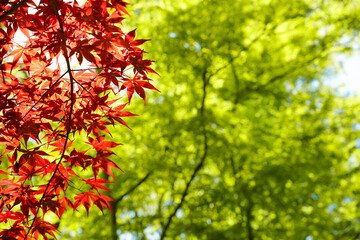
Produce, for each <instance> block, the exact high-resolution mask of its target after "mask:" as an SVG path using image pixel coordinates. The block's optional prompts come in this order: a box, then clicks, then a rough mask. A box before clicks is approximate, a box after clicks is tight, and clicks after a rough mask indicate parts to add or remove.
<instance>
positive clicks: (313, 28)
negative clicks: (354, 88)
mask: <svg viewBox="0 0 360 240" xmlns="http://www.w3.org/2000/svg"><path fill="white" fill-rule="evenodd" d="M128 2H129V3H130V4H131V5H129V13H130V15H131V16H130V17H129V19H127V20H126V21H125V25H124V28H125V29H126V30H128V31H130V30H132V29H134V28H137V29H138V30H137V35H138V38H145V39H148V38H151V39H152V41H150V42H147V43H146V44H144V48H145V50H146V51H147V52H148V54H147V58H148V59H151V60H155V61H156V63H155V64H154V69H155V70H156V71H157V72H158V73H159V74H160V75H161V77H157V76H156V75H153V76H151V77H153V79H154V84H155V85H156V86H157V87H158V88H159V89H160V90H161V93H158V92H148V93H147V99H148V101H147V105H146V107H144V106H143V102H142V100H141V99H134V100H133V102H132V103H131V104H130V106H129V108H128V110H129V111H132V112H134V113H136V114H139V115H140V116H139V117H133V118H131V119H127V123H128V125H129V126H130V127H131V128H132V129H133V131H130V130H129V129H126V128H124V127H120V126H119V127H116V128H114V129H113V130H112V132H111V133H112V135H113V137H115V138H116V139H118V140H119V141H120V142H122V143H124V145H123V146H119V147H117V148H116V150H117V151H116V154H117V155H118V158H116V159H115V160H116V162H117V164H118V165H119V166H120V167H121V168H122V169H123V170H124V173H122V172H120V171H116V175H117V182H116V183H113V184H110V185H109V188H110V189H111V190H112V193H111V194H109V196H111V197H112V198H114V199H115V200H116V202H115V203H113V204H112V207H113V208H114V211H113V212H110V211H107V212H105V215H102V213H101V212H100V211H99V210H98V209H96V208H93V209H91V211H90V214H89V216H87V215H86V212H85V210H84V211H79V212H76V213H74V214H72V213H71V212H70V213H67V215H65V216H64V217H63V218H62V220H61V222H60V230H61V233H60V239H89V240H90V239H110V240H115V239H119V238H120V239H124V240H125V239H126V240H129V239H131V240H132V239H161V240H162V239H214V240H218V239H230V240H232V239H233V240H238V239H239V240H242V239H244V240H266V239H271V240H272V239H295V240H297V239H299V240H317V239H320V240H323V239H325V240H331V239H339V240H342V239H353V240H356V239H360V211H359V207H360V205H359V204H360V202H359V196H360V195H359V194H360V183H359V181H360V173H359V170H360V166H359V160H358V158H359V153H360V151H359V150H360V132H359V131H360V114H359V105H360V99H359V97H357V96H347V97H344V96H343V95H341V94H340V93H339V92H338V91H337V90H336V89H333V88H331V87H329V86H328V85H327V84H326V79H327V78H329V77H330V76H334V74H336V73H337V72H338V71H339V70H340V64H339V61H338V60H337V59H338V58H339V56H350V55H352V54H357V52H356V48H358V46H359V38H358V33H359V31H360V18H359V16H358V14H359V13H360V1H358V0H348V1H346V0H342V1H340V0H246V1H245V0H181V1H171V0H131V1H128ZM359 67H360V66H359ZM359 81H360V79H359ZM74 191H75V190H74Z"/></svg>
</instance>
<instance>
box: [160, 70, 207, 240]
mask: <svg viewBox="0 0 360 240" xmlns="http://www.w3.org/2000/svg"><path fill="white" fill-rule="evenodd" d="M206 74H207V68H205V71H204V72H203V75H202V79H203V96H202V99H201V106H200V118H201V123H202V132H203V137H204V142H203V155H202V156H201V159H200V162H199V163H198V164H197V165H196V167H195V169H194V171H193V173H192V175H191V177H190V179H189V181H188V182H187V183H186V187H185V190H184V192H183V193H182V196H181V200H180V202H179V203H178V204H177V206H176V207H175V209H174V211H173V212H172V213H171V214H170V216H169V217H168V219H167V222H166V223H165V225H164V227H163V230H162V233H161V237H160V240H164V239H165V237H166V233H167V230H168V229H169V226H170V224H171V223H172V220H173V218H174V217H175V215H176V212H177V211H178V210H179V209H180V208H181V206H182V205H183V204H184V202H185V198H186V196H187V195H188V193H189V188H190V185H191V183H192V182H193V180H194V179H195V177H196V175H197V174H198V172H199V171H200V170H201V168H202V167H203V166H204V163H205V159H206V157H207V152H208V141H207V132H206V123H205V119H204V111H205V100H206V88H207V85H208V84H209V80H210V77H206Z"/></svg>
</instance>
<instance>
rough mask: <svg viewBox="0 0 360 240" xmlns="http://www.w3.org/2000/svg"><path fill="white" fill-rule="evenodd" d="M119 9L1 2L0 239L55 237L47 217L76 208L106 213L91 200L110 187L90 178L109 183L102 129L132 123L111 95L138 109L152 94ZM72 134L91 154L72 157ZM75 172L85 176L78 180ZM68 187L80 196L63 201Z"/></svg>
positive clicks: (107, 2) (109, 3)
mask: <svg viewBox="0 0 360 240" xmlns="http://www.w3.org/2000/svg"><path fill="white" fill-rule="evenodd" d="M125 7H126V3H125V2H123V1H122V0H88V1H87V2H86V3H85V4H84V5H79V4H78V3H77V2H76V1H75V0H72V1H70V0H68V1H61V0H38V1H32V0H22V1H20V0H16V1H9V0H1V4H0V24H1V25H0V44H1V48H0V146H2V147H1V148H0V149H1V151H2V155H1V163H2V169H3V170H0V174H1V176H2V177H1V176H0V211H1V212H0V226H2V227H4V228H3V229H2V230H0V231H1V232H0V238H1V239H38V238H39V236H42V237H43V238H44V239H48V238H49V237H50V236H52V237H56V235H55V234H56V231H57V228H56V226H55V225H53V224H51V223H49V222H46V221H45V220H44V216H45V214H46V213H48V212H53V213H54V214H56V215H57V216H58V217H59V218H61V216H62V214H63V213H64V211H65V210H66V209H67V208H70V209H73V210H74V211H75V210H76V209H77V208H78V207H79V206H81V205H83V206H84V207H85V208H86V211H88V210H89V207H90V206H91V205H96V206H97V207H98V208H99V209H100V210H101V211H102V210H103V207H105V208H110V205H109V201H111V199H110V198H109V197H107V196H105V195H104V194H103V193H100V192H99V190H106V191H108V189H107V188H106V187H105V186H104V184H106V183H109V181H108V180H105V179H101V178H99V171H100V170H101V171H103V172H104V173H106V174H108V175H110V176H112V177H113V178H114V176H113V173H112V170H111V168H119V167H118V166H117V165H116V164H115V163H114V162H113V161H112V160H111V156H113V155H114V153H113V151H112V150H111V149H112V148H114V147H116V146H117V145H119V144H118V143H115V142H113V141H106V140H105V135H107V136H109V135H111V134H110V133H109V130H108V126H109V125H114V124H117V123H120V124H123V125H125V126H126V124H125V122H124V121H123V120H122V117H127V116H134V114H131V113H129V112H126V111H123V109H124V107H125V106H126V103H125V104H120V103H119V99H114V97H111V96H114V95H116V94H118V93H119V92H120V91H123V90H126V92H127V97H128V102H130V100H131V98H132V96H133V93H134V92H136V93H137V94H138V95H139V96H140V97H141V98H143V99H144V102H145V93H144V88H148V89H155V90H157V89H156V88H155V87H154V86H153V85H152V84H151V83H150V79H149V78H148V77H147V73H155V72H154V70H152V69H151V68H150V67H149V66H150V65H151V64H152V61H150V60H146V59H143V55H144V51H143V50H142V49H140V48H139V45H141V44H143V43H144V42H145V41H147V40H135V30H133V31H131V32H128V33H125V32H123V31H122V29H121V27H122V25H121V22H122V20H123V19H124V16H125V15H126V14H127V12H126V8H125ZM18 33H22V34H23V35H24V36H26V39H27V40H26V41H25V42H24V44H21V43H18V42H17V39H16V38H15V34H18ZM85 60H86V61H85ZM84 65H85V67H84ZM74 66H78V67H77V68H75V67H74ZM15 72H16V73H15ZM77 132H79V133H81V134H86V136H87V138H88V141H86V142H85V143H84V144H85V145H87V146H88V148H89V149H92V151H88V150H83V151H78V150H76V148H75V147H74V146H73V142H74V136H75V133H77ZM83 149H84V148H83ZM93 150H95V151H93ZM94 152H95V153H94ZM77 169H81V170H85V169H89V170H90V171H91V172H92V173H93V177H91V178H89V179H83V178H82V177H81V176H79V174H77V173H78V172H79V171H78V170H77ZM76 181H81V182H83V183H84V184H85V185H87V186H88V187H87V188H86V189H87V190H86V191H84V190H81V189H77V190H79V191H80V193H78V194H75V195H74V196H69V194H67V189H68V187H69V186H71V183H74V182H76Z"/></svg>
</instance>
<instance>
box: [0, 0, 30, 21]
mask: <svg viewBox="0 0 360 240" xmlns="http://www.w3.org/2000/svg"><path fill="white" fill-rule="evenodd" d="M28 1H29V0H24V1H21V2H19V3H18V4H16V5H13V6H12V7H11V8H10V9H9V10H7V11H5V12H4V13H3V14H2V15H1V16H0V22H1V21H2V20H4V18H6V17H7V16H9V15H10V14H12V13H13V12H15V11H16V10H17V9H18V8H19V7H21V6H22V5H24V4H25V3H27V2H28Z"/></svg>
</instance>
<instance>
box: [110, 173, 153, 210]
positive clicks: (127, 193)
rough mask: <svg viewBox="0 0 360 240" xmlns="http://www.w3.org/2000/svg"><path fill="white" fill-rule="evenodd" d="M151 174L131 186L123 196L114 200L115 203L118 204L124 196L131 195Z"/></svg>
mask: <svg viewBox="0 0 360 240" xmlns="http://www.w3.org/2000/svg"><path fill="white" fill-rule="evenodd" d="M152 173H153V172H148V173H147V174H146V175H145V176H144V177H143V178H142V179H140V181H139V182H138V183H137V184H135V185H134V186H132V187H131V188H130V189H129V190H127V191H126V192H125V193H124V194H123V195H121V196H120V197H118V198H117V199H115V201H116V203H118V202H120V201H121V200H123V198H124V197H125V196H126V195H129V194H130V193H132V192H133V191H134V190H135V189H136V188H138V187H139V186H140V185H141V184H143V183H144V182H145V181H146V180H147V179H148V178H149V177H150V176H151V174H152Z"/></svg>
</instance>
